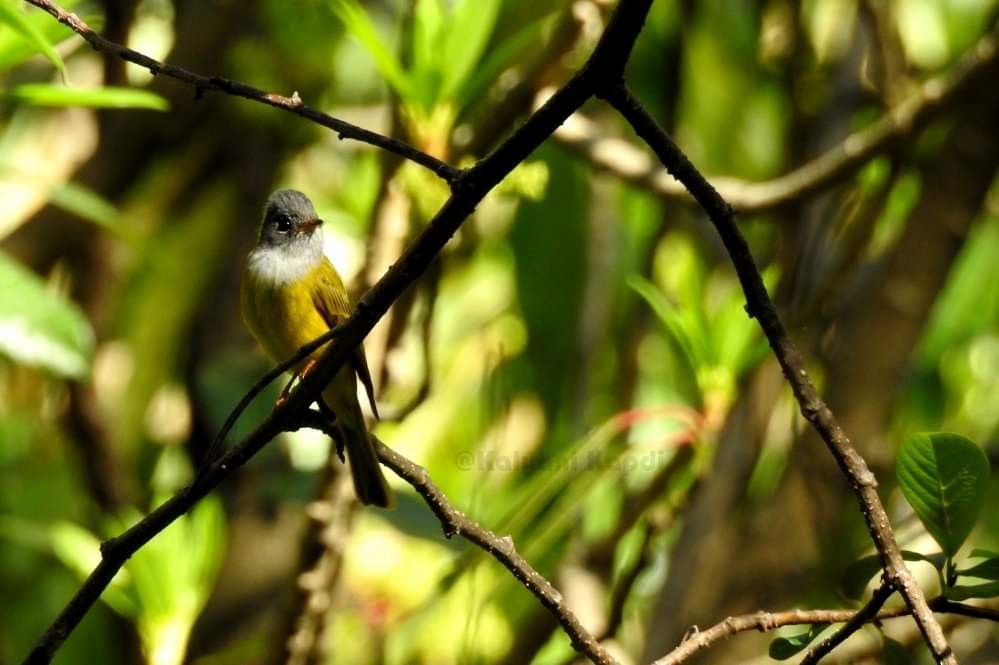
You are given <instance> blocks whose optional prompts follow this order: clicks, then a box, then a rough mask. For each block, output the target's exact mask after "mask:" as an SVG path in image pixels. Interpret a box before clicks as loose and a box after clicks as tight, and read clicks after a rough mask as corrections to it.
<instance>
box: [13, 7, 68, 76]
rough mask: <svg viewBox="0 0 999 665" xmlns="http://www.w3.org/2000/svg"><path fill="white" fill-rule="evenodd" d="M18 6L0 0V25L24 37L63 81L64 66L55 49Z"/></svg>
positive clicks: (64, 74)
mask: <svg viewBox="0 0 999 665" xmlns="http://www.w3.org/2000/svg"><path fill="white" fill-rule="evenodd" d="M20 4H21V3H20V2H15V0H0V23H3V24H4V25H7V26H9V27H10V28H11V29H13V30H14V31H15V32H17V34H19V35H21V36H22V37H24V39H26V40H27V41H28V42H29V43H30V44H31V45H32V46H34V47H35V48H36V49H37V50H38V51H40V52H41V53H42V54H43V55H44V56H45V57H46V58H48V59H49V62H51V63H52V64H53V65H54V66H55V68H56V69H58V70H59V72H60V73H61V74H62V76H63V79H65V78H66V64H65V63H64V62H63V61H62V58H61V57H59V54H58V53H56V50H55V48H53V46H52V43H51V42H49V40H48V37H46V36H45V33H43V32H42V31H41V30H40V29H39V28H38V26H36V25H35V24H34V23H32V22H31V21H29V20H28V18H27V16H25V15H24V12H22V11H21V9H20V7H18V6H17V5H20Z"/></svg>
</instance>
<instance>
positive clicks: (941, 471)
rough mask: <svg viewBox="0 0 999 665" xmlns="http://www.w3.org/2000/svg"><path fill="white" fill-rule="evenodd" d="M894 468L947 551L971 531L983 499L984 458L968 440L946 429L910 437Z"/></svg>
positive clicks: (986, 463)
mask: <svg viewBox="0 0 999 665" xmlns="http://www.w3.org/2000/svg"><path fill="white" fill-rule="evenodd" d="M896 474H897V476H898V483H899V487H901V489H902V494H903V495H905V498H906V500H907V501H908V502H909V504H910V505H912V508H913V510H914V511H915V512H916V515H918V516H919V519H920V520H921V521H922V523H923V525H924V526H925V527H926V530H927V531H929V532H930V535H932V536H933V538H934V539H936V541H937V542H938V543H940V546H941V547H942V548H943V550H944V552H945V553H946V554H947V555H949V556H954V554H956V553H957V551H958V550H959V549H960V547H961V545H962V544H963V543H964V540H965V539H966V538H967V537H968V534H969V533H971V529H972V527H974V526H975V522H976V521H977V519H978V515H979V513H980V512H981V509H982V505H983V504H984V501H985V492H986V490H987V486H988V476H989V461H988V458H986V457H985V453H984V452H982V449H981V448H979V447H978V446H977V445H975V443H974V442H973V441H971V440H970V439H967V438H965V437H963V436H960V435H958V434H949V433H946V432H934V433H921V434H914V435H912V436H911V437H909V438H908V439H907V440H906V441H905V443H904V444H902V448H901V450H900V451H899V454H898V461H897V463H896Z"/></svg>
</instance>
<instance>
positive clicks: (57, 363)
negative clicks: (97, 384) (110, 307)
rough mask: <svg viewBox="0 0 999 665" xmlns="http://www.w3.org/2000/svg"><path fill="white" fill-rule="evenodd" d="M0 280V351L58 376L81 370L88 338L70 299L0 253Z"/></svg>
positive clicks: (90, 339) (85, 364)
mask: <svg viewBox="0 0 999 665" xmlns="http://www.w3.org/2000/svg"><path fill="white" fill-rule="evenodd" d="M0 284H3V288H2V289H0V354H3V355H5V356H7V357H9V358H10V359H11V360H13V361H14V362H17V363H20V364H23V365H31V366H35V367H42V368H44V369H47V370H49V371H50V372H53V373H54V374H57V375H59V376H66V377H73V378H79V377H81V376H83V375H84V374H86V372H87V369H88V367H89V366H90V356H91V353H92V352H93V346H94V339H93V333H92V332H91V329H90V324H89V323H88V322H87V319H86V317H84V315H83V312H82V311H80V309H79V308H78V307H77V306H76V304H75V303H73V302H71V301H70V300H67V299H66V298H64V297H62V296H59V295H57V294H55V293H52V292H51V291H50V290H49V289H48V288H47V287H46V285H45V282H44V281H42V279H41V278H40V277H38V276H37V275H36V274H34V273H33V272H31V271H30V270H28V269H27V268H24V267H22V266H21V265H19V264H18V263H17V262H15V261H13V260H12V259H11V258H9V257H8V256H6V255H5V254H0Z"/></svg>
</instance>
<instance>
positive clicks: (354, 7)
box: [333, 0, 413, 100]
mask: <svg viewBox="0 0 999 665" xmlns="http://www.w3.org/2000/svg"><path fill="white" fill-rule="evenodd" d="M333 12H334V13H335V14H336V15H337V17H338V18H339V19H340V20H341V21H342V22H343V25H344V27H346V28H347V31H348V32H349V33H350V34H351V36H352V37H353V38H354V39H356V40H357V41H358V42H360V44H361V46H363V47H364V50H366V51H367V52H368V55H370V56H371V58H372V59H373V60H374V61H375V66H376V67H378V71H380V72H381V73H382V76H384V77H385V80H386V81H388V83H389V85H390V86H392V89H393V90H395V92H396V94H397V95H399V96H400V97H402V98H403V99H404V100H410V99H412V97H413V93H412V87H413V86H412V82H411V81H410V79H409V76H408V75H407V74H406V72H405V70H403V68H402V65H401V64H400V63H399V60H398V58H396V56H395V54H393V53H392V51H391V49H390V48H389V47H388V46H387V45H386V44H385V42H383V41H382V38H381V37H379V36H378V31H377V30H375V25H374V23H372V21H371V19H370V18H369V17H368V14H367V12H366V11H365V10H364V8H363V7H362V6H361V5H360V4H359V3H358V2H357V0H333Z"/></svg>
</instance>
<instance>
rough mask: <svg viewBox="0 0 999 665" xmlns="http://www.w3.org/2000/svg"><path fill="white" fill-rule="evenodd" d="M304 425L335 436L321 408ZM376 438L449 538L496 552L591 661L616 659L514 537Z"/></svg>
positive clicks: (381, 455)
mask: <svg viewBox="0 0 999 665" xmlns="http://www.w3.org/2000/svg"><path fill="white" fill-rule="evenodd" d="M301 425H302V426H303V427H311V428H313V429H318V430H322V431H324V432H326V433H327V434H329V435H330V436H332V435H333V430H332V428H331V427H330V422H329V421H328V420H327V419H326V418H325V417H323V415H322V414H321V413H319V412H318V411H313V410H311V409H310V410H308V411H306V412H305V414H303V417H302V421H301ZM372 439H373V440H374V442H375V449H376V452H377V453H378V458H379V459H380V460H381V462H382V464H384V465H385V466H387V467H388V468H390V469H392V471H393V472H395V474H396V475H397V476H399V477H400V478H402V479H403V480H405V481H406V482H407V483H409V484H410V485H412V487H413V489H415V490H416V492H417V493H418V494H419V495H420V496H421V497H423V500H424V501H426V503H427V505H428V506H429V507H430V509H431V510H432V511H433V512H434V515H436V516H437V519H439V520H440V523H441V529H443V531H444V536H445V537H446V538H451V537H452V536H461V537H462V538H464V539H465V540H468V541H469V542H471V543H473V544H475V545H478V546H479V547H481V548H482V549H483V550H485V551H486V552H488V553H489V554H490V555H492V557H493V558H494V559H496V560H497V561H499V562H500V563H501V564H502V565H503V567H504V568H506V569H507V570H509V571H510V573H512V574H513V576H514V577H516V578H517V581H519V582H520V583H521V584H522V585H523V586H524V587H525V588H526V589H527V590H528V591H530V592H531V593H532V594H533V595H534V597H535V598H537V599H538V601H539V602H540V603H541V604H542V605H544V606H545V608H546V609H547V610H548V611H549V612H551V613H552V614H553V615H554V617H555V619H556V620H557V621H558V622H559V624H561V626H562V629H563V630H564V631H565V633H566V635H568V636H569V639H571V640H572V643H573V645H574V646H575V647H576V648H577V649H579V650H580V651H582V652H583V653H586V654H587V655H589V657H590V660H592V661H593V662H594V663H600V664H604V663H607V664H610V663H615V662H616V661H615V660H614V659H613V658H612V657H611V656H610V654H608V653H607V651H606V650H605V649H604V648H603V646H601V645H600V642H599V641H597V639H596V638H595V637H593V635H591V634H590V633H589V632H588V631H587V630H586V629H585V628H584V627H583V625H582V624H581V623H580V622H579V619H578V618H577V617H576V615H575V614H573V612H572V610H570V609H569V608H568V607H567V606H566V604H565V603H564V602H563V601H562V594H561V593H559V591H558V589H556V588H555V587H554V586H552V583H551V582H549V581H548V580H547V579H545V577H544V576H543V575H541V573H539V572H538V571H537V570H535V569H534V567H533V566H531V564H530V563H528V562H527V560H526V559H524V557H522V556H521V555H520V554H519V553H518V552H517V549H516V547H515V546H514V543H513V539H512V538H511V537H510V536H499V535H497V534H495V533H493V532H492V531H490V530H489V529H486V528H485V527H483V526H481V525H480V524H479V523H478V522H476V521H475V520H472V519H470V518H469V517H467V516H466V515H465V514H464V513H462V512H461V511H459V510H458V509H457V508H455V507H454V506H453V505H451V502H450V501H448V499H447V497H446V496H444V493H443V492H441V491H440V489H439V488H438V487H437V485H435V484H434V481H433V480H432V479H431V478H430V474H429V473H427V470H426V469H425V468H423V467H422V466H420V465H419V464H416V463H415V462H412V461H411V460H409V459H408V458H406V457H405V456H404V455H402V454H401V453H398V452H396V451H395V450H392V449H391V448H389V447H388V446H386V445H385V444H384V443H382V442H381V441H379V440H378V439H376V438H374V437H372Z"/></svg>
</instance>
